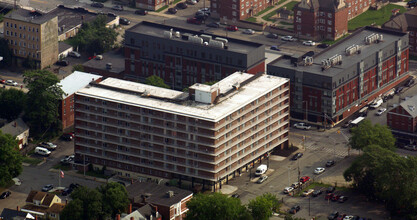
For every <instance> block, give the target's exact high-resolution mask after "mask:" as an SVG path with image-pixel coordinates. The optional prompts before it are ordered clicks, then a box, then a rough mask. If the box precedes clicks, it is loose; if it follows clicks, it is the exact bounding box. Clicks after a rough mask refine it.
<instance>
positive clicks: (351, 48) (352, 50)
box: [345, 44, 360, 56]
mask: <svg viewBox="0 0 417 220" xmlns="http://www.w3.org/2000/svg"><path fill="white" fill-rule="evenodd" d="M359 49H360V46H359V45H355V44H354V45H352V46H349V47H347V48H346V50H345V52H346V55H347V56H350V55H352V54H354V53H356V52H357V51H358V50H359Z"/></svg>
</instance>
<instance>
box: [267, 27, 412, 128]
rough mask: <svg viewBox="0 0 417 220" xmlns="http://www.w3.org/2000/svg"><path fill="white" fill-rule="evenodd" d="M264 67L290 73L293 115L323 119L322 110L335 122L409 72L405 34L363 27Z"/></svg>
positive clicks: (403, 77)
mask: <svg viewBox="0 0 417 220" xmlns="http://www.w3.org/2000/svg"><path fill="white" fill-rule="evenodd" d="M267 70H268V74H270V75H276V76H281V77H286V78H290V81H291V96H290V97H291V117H293V118H298V119H306V118H307V116H306V115H308V120H309V121H312V122H324V121H325V120H323V117H324V114H326V115H327V116H329V117H330V118H331V119H332V121H333V122H338V121H341V120H343V119H344V118H346V117H348V116H349V115H351V114H353V113H355V112H356V111H357V110H359V109H360V108H361V107H363V106H365V105H367V104H368V103H370V102H371V101H373V100H374V99H375V98H376V97H378V96H380V95H381V94H383V93H384V92H386V91H388V90H389V89H392V88H393V87H394V86H396V85H397V84H399V83H400V82H402V81H403V80H405V79H406V78H407V77H408V75H409V72H408V34H406V33H401V32H394V31H387V30H383V29H378V28H374V27H365V28H362V29H360V30H358V31H356V32H355V33H353V34H351V35H350V36H349V37H347V38H345V39H343V40H341V41H339V42H337V43H336V44H334V45H333V46H331V47H329V48H328V49H326V50H324V51H322V52H320V53H318V54H316V55H315V56H313V57H307V58H306V59H304V60H303V59H302V58H301V57H300V58H298V57H286V56H284V57H280V58H278V59H277V60H276V61H274V62H271V63H270V64H268V66H267ZM328 122H329V123H331V121H328Z"/></svg>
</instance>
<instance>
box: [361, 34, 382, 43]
mask: <svg viewBox="0 0 417 220" xmlns="http://www.w3.org/2000/svg"><path fill="white" fill-rule="evenodd" d="M382 40H383V37H382V34H381V35H379V34H375V33H372V34H370V35H368V36H366V37H365V43H366V44H368V45H369V44H373V43H375V42H376V43H379V42H380V41H382Z"/></svg>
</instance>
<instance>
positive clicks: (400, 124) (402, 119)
mask: <svg viewBox="0 0 417 220" xmlns="http://www.w3.org/2000/svg"><path fill="white" fill-rule="evenodd" d="M416 122H417V120H416V119H415V118H412V117H411V116H410V114H408V112H407V111H406V110H405V109H404V108H403V107H402V106H397V107H396V108H394V109H392V110H391V111H389V112H388V114H387V125H388V126H390V127H391V128H392V129H394V130H399V131H405V132H415V131H416Z"/></svg>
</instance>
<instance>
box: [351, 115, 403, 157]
mask: <svg viewBox="0 0 417 220" xmlns="http://www.w3.org/2000/svg"><path fill="white" fill-rule="evenodd" d="M349 144H350V146H351V147H352V148H353V149H357V150H363V149H364V148H365V147H366V146H369V145H378V146H381V147H382V148H385V149H389V150H395V138H394V136H393V135H392V133H391V130H390V129H389V128H388V127H387V126H383V125H380V124H375V125H372V123H371V121H369V120H365V121H363V122H362V123H360V124H359V126H358V127H356V128H352V136H351V138H350V139H349Z"/></svg>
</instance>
